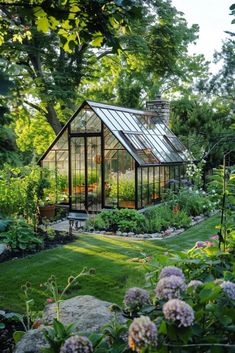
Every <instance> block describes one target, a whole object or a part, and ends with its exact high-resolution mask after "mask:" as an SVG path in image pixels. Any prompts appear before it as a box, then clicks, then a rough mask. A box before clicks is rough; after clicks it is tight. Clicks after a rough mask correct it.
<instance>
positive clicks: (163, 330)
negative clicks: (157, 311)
mask: <svg viewBox="0 0 235 353" xmlns="http://www.w3.org/2000/svg"><path fill="white" fill-rule="evenodd" d="M158 332H159V333H163V334H166V333H167V326H166V321H164V320H162V322H161V323H160V326H159V329H158Z"/></svg>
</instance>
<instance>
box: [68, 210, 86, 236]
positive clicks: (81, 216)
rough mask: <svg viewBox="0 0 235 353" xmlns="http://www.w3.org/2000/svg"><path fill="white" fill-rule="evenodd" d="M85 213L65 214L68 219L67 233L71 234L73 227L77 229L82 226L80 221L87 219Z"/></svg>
mask: <svg viewBox="0 0 235 353" xmlns="http://www.w3.org/2000/svg"><path fill="white" fill-rule="evenodd" d="M88 217H89V216H88V214H87V213H79V212H70V213H69V215H68V216H67V219H68V221H69V235H71V236H72V233H73V229H75V230H78V229H81V228H82V225H81V223H82V222H85V221H86V220H87V219H88ZM78 224H79V225H78Z"/></svg>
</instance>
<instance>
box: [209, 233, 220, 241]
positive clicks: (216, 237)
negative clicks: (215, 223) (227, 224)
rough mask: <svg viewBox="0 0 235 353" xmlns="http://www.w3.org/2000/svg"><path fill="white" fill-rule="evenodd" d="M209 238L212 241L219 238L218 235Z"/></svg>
mask: <svg viewBox="0 0 235 353" xmlns="http://www.w3.org/2000/svg"><path fill="white" fill-rule="evenodd" d="M210 238H211V239H213V240H217V239H219V236H218V234H215V235H212V236H211V237H210Z"/></svg>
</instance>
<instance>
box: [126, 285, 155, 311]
mask: <svg viewBox="0 0 235 353" xmlns="http://www.w3.org/2000/svg"><path fill="white" fill-rule="evenodd" d="M149 303H150V298H149V294H148V292H147V291H146V290H144V289H142V288H137V287H133V288H130V289H128V291H127V292H126V294H125V297H124V304H125V306H126V307H127V308H128V309H130V310H136V309H139V308H141V307H142V306H143V305H144V304H149Z"/></svg>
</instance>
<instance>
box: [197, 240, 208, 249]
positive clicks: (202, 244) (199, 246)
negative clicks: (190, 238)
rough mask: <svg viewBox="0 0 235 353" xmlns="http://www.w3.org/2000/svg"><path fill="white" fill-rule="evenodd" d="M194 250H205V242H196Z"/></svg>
mask: <svg viewBox="0 0 235 353" xmlns="http://www.w3.org/2000/svg"><path fill="white" fill-rule="evenodd" d="M195 246H196V248H205V247H206V242H205V241H201V240H199V241H197V242H196V244H195Z"/></svg>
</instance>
